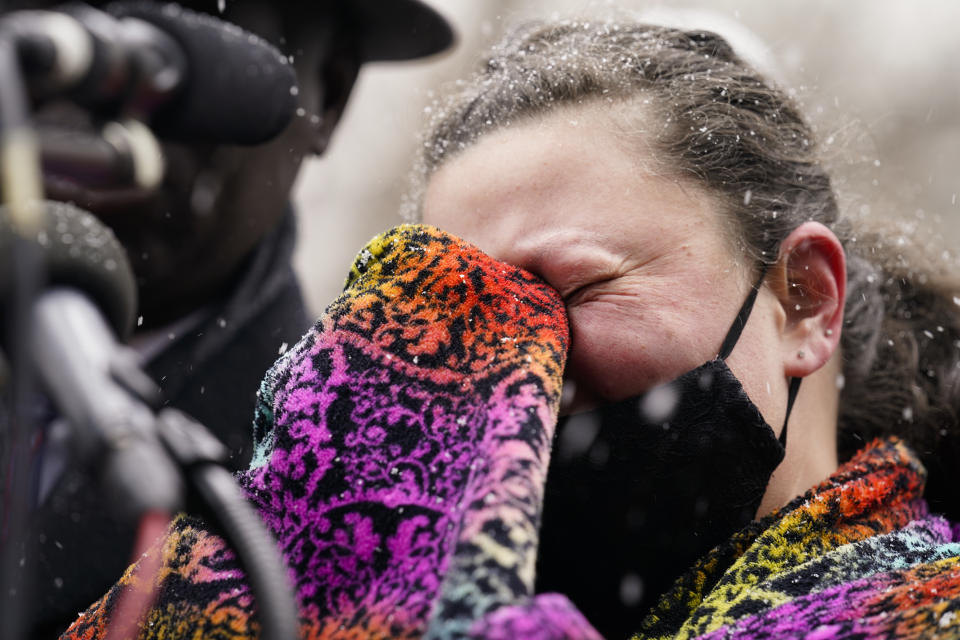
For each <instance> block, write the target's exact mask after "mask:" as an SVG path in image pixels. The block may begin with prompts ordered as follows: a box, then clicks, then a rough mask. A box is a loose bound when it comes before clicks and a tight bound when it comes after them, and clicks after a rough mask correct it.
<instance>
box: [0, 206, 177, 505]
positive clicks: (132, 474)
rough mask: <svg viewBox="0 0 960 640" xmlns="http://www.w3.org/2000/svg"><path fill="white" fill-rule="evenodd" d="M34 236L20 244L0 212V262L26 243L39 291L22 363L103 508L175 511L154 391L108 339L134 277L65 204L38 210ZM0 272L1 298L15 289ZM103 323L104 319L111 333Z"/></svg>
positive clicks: (129, 311) (90, 220) (98, 227)
mask: <svg viewBox="0 0 960 640" xmlns="http://www.w3.org/2000/svg"><path fill="white" fill-rule="evenodd" d="M42 222H43V228H42V230H41V231H40V233H39V234H37V236H35V237H34V238H30V239H21V238H20V237H18V236H17V235H16V234H15V233H13V230H12V228H11V227H10V223H9V215H8V212H7V210H6V208H0V254H3V255H5V256H10V255H11V254H12V253H14V251H10V249H11V248H12V247H13V244H14V243H16V242H29V243H30V244H31V245H32V246H33V251H34V252H35V253H36V254H37V257H38V260H37V262H39V263H40V264H42V265H44V271H45V272H46V274H47V280H48V286H47V287H45V288H44V289H43V291H42V293H40V294H39V295H38V296H37V297H36V300H35V301H34V303H33V305H32V307H31V309H30V331H29V332H28V334H27V335H26V336H14V337H13V339H20V340H23V339H26V340H27V348H28V353H29V358H30V360H31V362H32V365H33V368H34V369H35V370H36V371H37V373H38V374H39V377H40V380H41V381H42V382H43V387H44V388H45V389H46V390H47V392H48V393H49V394H50V397H51V398H52V399H53V400H54V403H55V404H56V406H57V408H58V410H59V411H60V413H61V414H62V415H63V416H64V417H65V418H66V419H67V420H68V422H69V423H70V425H71V426H72V429H71V436H72V437H71V446H72V449H73V451H74V452H75V453H76V454H77V455H78V458H79V459H80V460H82V461H83V462H84V463H86V464H88V465H93V466H94V468H96V469H97V471H98V475H99V476H100V481H101V483H102V485H103V486H104V488H105V489H106V490H107V491H108V492H109V493H110V494H111V496H112V497H113V499H112V500H111V504H112V505H113V506H114V507H116V508H117V509H118V510H120V511H121V512H123V513H125V514H126V515H127V516H128V517H131V516H134V515H139V514H140V513H144V512H148V511H160V512H165V513H171V512H175V511H176V510H177V509H179V507H180V505H181V504H182V502H183V486H182V483H181V480H180V474H179V471H178V470H177V468H176V466H175V465H174V464H173V462H172V461H171V460H170V459H169V457H168V455H167V454H166V451H165V448H164V446H163V444H162V442H161V441H160V439H159V438H158V437H157V433H156V426H155V423H156V419H155V417H154V414H153V411H152V410H151V408H150V406H149V405H150V404H152V403H156V402H157V401H158V399H159V391H158V390H157V388H156V385H155V384H154V383H153V381H152V380H150V379H149V377H148V376H147V375H146V374H145V373H143V372H142V371H141V370H140V369H139V368H138V367H139V365H138V364H137V359H136V356H135V355H134V354H133V352H132V351H130V350H129V349H128V348H126V347H124V346H122V345H120V344H119V343H118V342H117V340H116V338H115V337H114V332H115V330H119V331H120V333H121V335H122V334H124V333H126V332H128V330H129V329H130V327H131V326H132V318H133V315H134V313H135V296H136V289H135V285H134V279H133V272H132V270H131V269H130V266H129V264H128V263H127V260H126V256H125V254H124V250H123V247H122V246H121V245H120V243H119V242H118V241H117V239H116V237H115V236H114V235H113V233H111V232H110V231H109V230H108V229H107V228H106V227H105V226H104V225H103V224H102V223H101V222H99V221H98V220H97V219H96V218H95V217H94V216H93V215H91V214H89V213H87V212H85V211H83V210H81V209H78V208H76V207H74V206H73V205H69V204H64V203H59V202H48V203H44V204H43V213H42ZM13 271H14V270H12V269H2V270H0V293H2V294H4V295H5V296H6V295H9V292H10V290H11V289H12V288H13V287H14V286H15V283H14V282H12V278H11V276H10V274H11V273H12V272H13ZM105 318H109V319H110V321H111V323H112V325H113V326H112V327H111V326H110V325H108V323H107V322H106V320H105Z"/></svg>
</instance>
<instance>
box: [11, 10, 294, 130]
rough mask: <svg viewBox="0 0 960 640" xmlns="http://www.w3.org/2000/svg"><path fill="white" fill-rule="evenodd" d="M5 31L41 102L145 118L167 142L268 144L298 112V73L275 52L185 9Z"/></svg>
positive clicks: (20, 20)
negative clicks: (67, 102) (65, 100)
mask: <svg viewBox="0 0 960 640" xmlns="http://www.w3.org/2000/svg"><path fill="white" fill-rule="evenodd" d="M0 25H2V28H3V30H4V31H5V32H6V33H10V34H12V35H13V36H14V37H15V38H16V42H17V45H18V52H19V53H20V58H21V61H22V64H23V66H24V68H25V75H26V76H27V77H28V78H30V83H29V84H30V88H31V94H32V96H33V97H34V98H35V99H37V100H41V101H42V100H48V99H51V98H54V97H58V96H63V97H66V98H68V99H70V100H73V101H75V102H76V103H78V104H80V105H81V106H84V107H86V108H90V109H91V110H93V111H94V112H96V113H99V114H101V115H105V116H107V117H113V116H115V115H116V114H118V113H122V114H125V115H134V116H138V117H141V118H143V119H144V120H145V121H147V122H148V123H149V125H150V127H151V128H152V129H153V130H154V131H155V132H156V133H157V134H158V135H159V136H160V137H163V138H167V139H171V140H188V141H192V142H210V143H228V144H245V145H252V144H259V143H262V142H265V141H267V140H269V139H271V138H273V137H274V136H276V135H277V134H278V133H280V132H281V131H282V130H283V128H284V127H285V126H286V125H287V124H288V123H289V122H290V119H291V118H292V117H293V113H294V110H295V108H296V95H297V85H296V74H295V72H294V70H293V67H292V66H291V65H290V63H289V61H288V60H287V58H286V57H285V56H284V55H283V54H281V53H280V52H279V51H278V50H277V49H276V48H275V47H274V46H273V45H271V44H269V43H268V42H266V41H265V40H263V39H261V38H260V37H258V36H256V35H253V34H251V33H248V32H246V31H244V30H243V29H241V28H239V27H237V26H235V25H232V24H230V23H227V22H224V21H222V20H219V19H217V18H214V17H213V16H210V15H207V14H200V13H196V12H194V11H190V10H188V9H185V8H183V7H180V6H178V5H175V4H157V3H155V2H150V1H147V0H143V1H133V2H116V3H113V4H111V5H109V6H108V7H107V8H106V11H100V10H98V9H94V8H93V7H90V6H88V5H84V4H69V5H64V6H62V7H60V8H59V10H57V11H17V12H14V13H11V14H8V15H7V16H4V18H3V19H2V20H0Z"/></svg>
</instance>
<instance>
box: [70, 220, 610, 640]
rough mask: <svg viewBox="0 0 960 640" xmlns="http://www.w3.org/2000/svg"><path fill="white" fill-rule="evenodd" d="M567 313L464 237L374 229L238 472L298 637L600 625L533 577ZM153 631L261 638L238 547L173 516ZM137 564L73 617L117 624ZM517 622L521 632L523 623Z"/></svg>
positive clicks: (291, 366)
mask: <svg viewBox="0 0 960 640" xmlns="http://www.w3.org/2000/svg"><path fill="white" fill-rule="evenodd" d="M567 341H568V329H567V325H566V315H565V313H564V309H563V304H562V301H561V300H560V298H559V295H558V294H557V293H556V292H555V291H554V290H553V289H551V288H549V287H548V286H546V285H545V284H544V283H543V282H542V281H540V280H539V279H537V278H535V277H534V276H533V275H531V274H529V273H527V272H525V271H522V270H520V269H517V268H514V267H510V266H508V265H505V264H502V263H500V262H497V261H495V260H493V259H492V258H490V257H489V256H486V255H485V254H483V253H481V252H480V251H479V250H478V249H476V248H475V247H473V246H470V245H468V244H465V243H463V242H461V241H460V240H458V239H456V238H454V237H452V236H449V235H447V234H444V233H442V232H440V231H438V230H436V229H433V228H430V227H425V226H410V225H405V226H402V227H398V228H397V229H394V230H392V231H389V232H387V233H385V234H383V235H381V236H379V237H377V238H375V239H374V240H373V241H372V242H371V243H370V244H369V245H368V246H367V247H366V248H365V249H364V250H363V251H362V252H361V253H360V255H359V256H358V258H357V260H356V261H355V263H354V265H353V267H352V269H351V272H350V276H349V278H348V280H347V284H346V287H345V290H344V293H343V294H342V295H341V296H340V297H339V298H338V299H337V300H336V301H334V302H333V303H332V304H331V305H330V307H329V308H328V309H327V311H326V313H325V314H324V315H323V317H322V318H321V319H320V320H319V321H318V323H317V325H316V326H315V327H314V328H313V329H312V330H311V331H310V332H309V333H307V335H305V336H304V338H303V339H302V340H301V341H300V342H299V343H298V344H297V345H296V346H295V347H294V348H293V349H292V350H290V351H288V352H287V353H286V354H284V355H283V356H282V357H281V358H280V360H278V361H277V363H276V364H275V365H274V366H273V367H272V369H271V370H270V371H269V372H268V373H267V376H266V378H265V379H264V382H263V385H262V387H261V391H260V397H259V402H258V407H257V410H256V416H255V420H254V432H255V455H254V459H253V462H252V463H251V467H250V469H249V470H248V471H246V472H244V473H242V474H240V482H241V485H242V486H243V488H244V490H245V491H246V492H247V495H248V496H249V498H250V499H251V500H252V501H253V502H254V504H255V505H256V506H257V508H258V509H259V512H260V514H261V515H262V517H263V518H264V520H265V521H266V523H267V524H268V526H269V528H270V529H271V530H272V532H273V534H274V535H275V536H276V538H277V540H278V544H279V546H280V548H281V550H282V552H283V555H284V557H285V559H286V562H287V563H288V566H289V569H290V575H291V578H292V580H293V582H294V585H295V589H296V593H297V597H298V602H299V606H300V612H301V619H300V626H301V637H303V638H357V639H359V638H415V637H416V638H419V637H437V638H440V637H470V636H473V637H504V638H507V637H510V638H521V637H527V638H595V637H598V636H597V634H596V632H595V631H594V630H593V629H592V627H590V625H589V624H588V623H587V622H586V620H584V619H583V617H582V615H581V614H580V613H579V612H578V611H577V610H576V609H575V608H574V607H573V606H572V605H571V604H570V603H569V601H567V600H566V599H565V598H563V597H562V596H556V595H546V596H535V595H534V593H533V580H534V564H535V559H536V545H537V529H538V526H539V521H540V510H541V504H542V493H543V485H544V482H545V474H546V470H547V464H548V456H549V450H550V443H551V439H552V437H553V431H554V427H555V424H556V412H557V406H558V402H559V394H560V385H561V373H562V368H563V365H564V359H565V356H566V350H567ZM152 553H161V554H162V565H163V568H162V570H161V572H160V574H159V575H158V576H157V577H156V579H157V580H158V581H159V596H158V599H157V601H156V603H155V605H154V606H153V608H152V609H151V610H150V611H149V613H148V614H147V616H146V617H145V618H144V619H143V620H142V621H141V627H140V637H141V638H158V639H159V638H171V639H172V638H185V637H191V638H199V637H203V638H208V637H210V638H221V639H224V640H231V639H234V638H237V639H239V638H253V637H256V636H257V635H258V627H257V623H256V614H255V611H256V603H255V602H254V600H253V597H252V595H251V593H250V590H249V587H248V586H247V584H246V582H245V580H244V577H243V574H242V572H241V571H240V570H239V569H238V567H237V564H236V561H235V558H234V556H233V554H232V552H231V551H230V550H229V549H228V548H227V547H226V545H225V544H224V543H223V541H222V540H221V539H220V538H218V537H216V536H215V535H213V534H211V533H210V532H208V531H207V530H206V529H205V528H204V526H203V524H202V523H201V522H199V521H196V520H193V519H190V518H186V517H181V518H179V519H178V520H177V521H176V522H175V523H174V525H173V526H172V528H171V530H170V531H169V533H168V535H167V537H166V538H165V539H164V540H163V541H162V544H161V546H159V547H157V548H155V549H154V551H152ZM147 579H149V578H148V577H146V576H140V575H139V573H138V567H137V566H136V565H135V566H134V567H132V568H131V569H130V570H129V571H128V572H127V574H126V575H125V576H124V577H123V578H122V579H121V580H120V582H119V583H118V584H117V585H116V586H115V587H114V588H113V589H112V590H111V591H110V592H109V593H108V594H107V595H106V596H105V597H104V598H103V599H101V600H100V601H99V602H98V603H96V604H95V605H94V606H93V607H92V608H91V609H90V610H88V611H87V612H85V613H84V614H83V615H82V616H81V618H80V619H79V620H78V621H77V622H76V623H75V624H74V625H73V626H72V627H71V629H70V630H69V631H68V632H67V637H68V638H77V639H80V638H98V637H105V632H106V629H107V625H108V623H109V620H110V616H111V613H112V612H113V610H114V608H115V606H116V602H117V600H118V598H119V596H120V595H121V594H122V593H123V591H124V590H125V589H137V588H143V581H144V580H147ZM518 634H519V635H518Z"/></svg>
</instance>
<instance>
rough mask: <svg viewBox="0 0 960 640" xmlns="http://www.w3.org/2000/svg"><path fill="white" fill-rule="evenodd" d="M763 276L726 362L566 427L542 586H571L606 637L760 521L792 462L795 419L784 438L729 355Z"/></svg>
mask: <svg viewBox="0 0 960 640" xmlns="http://www.w3.org/2000/svg"><path fill="white" fill-rule="evenodd" d="M760 282H762V276H761V280H760V281H758V282H757V285H756V286H754V288H753V290H752V291H751V293H750V295H749V296H748V297H747V300H746V301H745V302H744V305H743V307H742V308H741V310H740V312H739V313H738V315H737V318H736V320H735V321H734V323H733V326H732V327H731V328H730V331H729V332H728V334H727V337H726V339H725V340H724V342H723V346H722V347H721V349H720V353H719V355H718V356H717V358H716V359H714V360H711V361H710V362H707V363H706V364H704V365H702V366H700V367H698V368H696V369H694V370H692V371H689V372H687V373H685V374H683V375H681V376H680V377H679V378H677V379H676V380H674V381H673V382H670V383H668V384H665V385H661V386H658V387H656V388H655V389H652V390H650V391H648V392H646V393H644V394H642V395H640V396H636V397H633V398H629V399H626V400H623V401H620V402H617V403H615V404H610V405H606V406H602V407H600V408H598V409H595V410H593V411H589V412H586V413H580V414H576V415H573V416H569V417H567V418H565V419H561V422H560V424H558V426H557V440H556V441H555V443H554V449H553V452H552V454H551V460H550V468H549V472H548V474H547V485H546V491H545V497H544V510H543V523H542V526H541V535H540V548H539V553H538V566H537V591H538V592H548V591H555V592H560V593H563V594H565V595H567V596H568V597H569V598H570V599H571V600H572V601H573V602H574V604H576V605H577V606H578V607H579V608H580V610H581V611H582V612H583V613H584V615H586V616H587V618H588V619H589V620H590V622H591V623H592V624H593V625H594V626H595V627H596V628H597V630H598V631H600V632H601V633H603V634H604V635H605V636H606V637H609V638H616V637H626V636H628V635H629V634H630V633H632V632H633V631H636V630H637V628H638V627H639V623H640V621H641V619H642V615H643V613H645V612H646V610H647V609H648V608H649V607H650V606H651V605H652V604H654V603H655V602H656V598H658V597H659V596H660V595H661V594H662V593H663V592H665V591H666V590H667V588H668V587H669V586H670V584H671V583H672V582H673V580H674V579H675V578H677V577H678V576H679V575H680V574H681V573H682V572H683V571H684V570H686V569H688V568H689V567H690V566H691V565H692V564H693V563H694V562H695V561H696V560H697V559H698V558H699V557H700V556H702V555H703V554H704V553H705V552H707V551H709V550H710V549H711V548H713V547H714V546H716V545H718V544H720V543H721V542H723V541H724V540H726V539H727V538H729V537H730V535H731V534H733V533H734V532H736V531H737V530H739V529H741V528H742V527H743V526H744V525H746V524H747V523H749V522H750V521H751V520H752V519H753V518H754V516H755V515H756V512H757V509H758V508H759V506H760V501H761V499H762V498H763V494H764V492H765V491H766V488H767V483H768V482H769V480H770V476H771V474H772V473H773V470H774V469H775V468H776V467H777V465H779V464H780V462H781V460H783V457H784V454H785V447H786V434H787V429H786V419H785V420H784V428H783V430H782V432H781V437H780V439H779V440H778V439H777V437H776V436H775V435H774V432H773V429H771V428H770V426H769V425H768V424H767V423H766V421H765V420H764V419H763V416H762V415H760V411H759V410H758V409H757V407H756V406H755V405H754V404H753V403H752V402H751V401H750V399H749V398H748V397H747V394H746V391H744V389H743V386H742V385H741V384H740V382H739V381H738V380H737V378H736V377H735V376H734V375H733V373H732V372H731V371H730V369H729V368H728V367H727V364H726V362H725V359H726V358H727V356H728V355H729V354H730V352H731V351H732V350H733V347H734V345H735V344H736V341H737V339H738V338H739V337H740V333H741V332H742V331H743V327H744V325H746V321H747V317H748V316H749V315H750V311H751V309H752V308H753V303H754V301H755V300H756V296H757V292H758V289H759V286H760ZM799 382H800V378H793V379H792V380H791V383H790V393H789V397H788V403H787V417H789V415H790V409H791V407H792V405H793V399H794V398H795V397H796V393H797V390H798V389H799Z"/></svg>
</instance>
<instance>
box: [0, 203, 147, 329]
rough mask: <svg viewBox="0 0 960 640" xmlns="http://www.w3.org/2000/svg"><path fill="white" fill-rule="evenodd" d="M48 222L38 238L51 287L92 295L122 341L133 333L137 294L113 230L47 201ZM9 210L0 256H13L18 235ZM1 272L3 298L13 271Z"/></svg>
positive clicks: (4, 213)
mask: <svg viewBox="0 0 960 640" xmlns="http://www.w3.org/2000/svg"><path fill="white" fill-rule="evenodd" d="M44 206H45V209H46V220H45V223H44V225H43V229H42V230H41V231H40V232H39V234H38V236H37V238H36V239H35V242H36V246H37V247H38V248H39V249H40V252H41V255H42V258H41V264H42V265H43V267H44V269H45V270H46V274H45V276H46V279H47V282H48V283H49V284H52V285H61V286H67V287H72V288H75V289H78V290H80V291H81V292H83V293H84V294H86V295H87V296H89V297H90V298H91V299H92V300H93V301H94V302H95V303H96V305H97V307H99V308H100V311H101V312H102V313H103V314H104V317H106V318H107V320H108V321H109V322H110V324H111V326H112V327H113V328H114V330H115V331H116V332H117V335H118V336H119V337H120V338H121V339H123V338H126V337H127V335H128V334H129V332H130V330H131V329H132V328H133V320H134V316H135V314H136V311H137V289H136V281H135V280H134V276H133V270H132V269H131V268H130V263H129V261H128V260H127V254H126V251H125V250H124V248H123V246H122V245H121V244H120V242H119V241H118V240H117V237H116V236H115V235H114V234H113V231H111V230H110V229H109V227H107V226H106V225H104V224H103V223H102V222H100V220H98V219H97V218H96V217H95V216H94V215H92V214H90V213H88V212H86V211H84V210H83V209H80V208H77V207H75V206H73V205H71V204H66V203H63V202H45V203H44ZM15 233H16V232H15V231H14V229H13V227H12V225H11V220H10V215H9V212H8V210H7V208H6V207H0V255H3V256H10V255H12V254H13V251H12V246H13V242H14V241H15V238H16V236H15V235H14V234H15ZM7 267H9V264H7V263H4V264H3V265H2V267H0V293H2V294H3V295H7V294H8V293H9V291H10V290H11V285H12V281H11V280H12V278H13V270H12V269H9V268H7Z"/></svg>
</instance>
